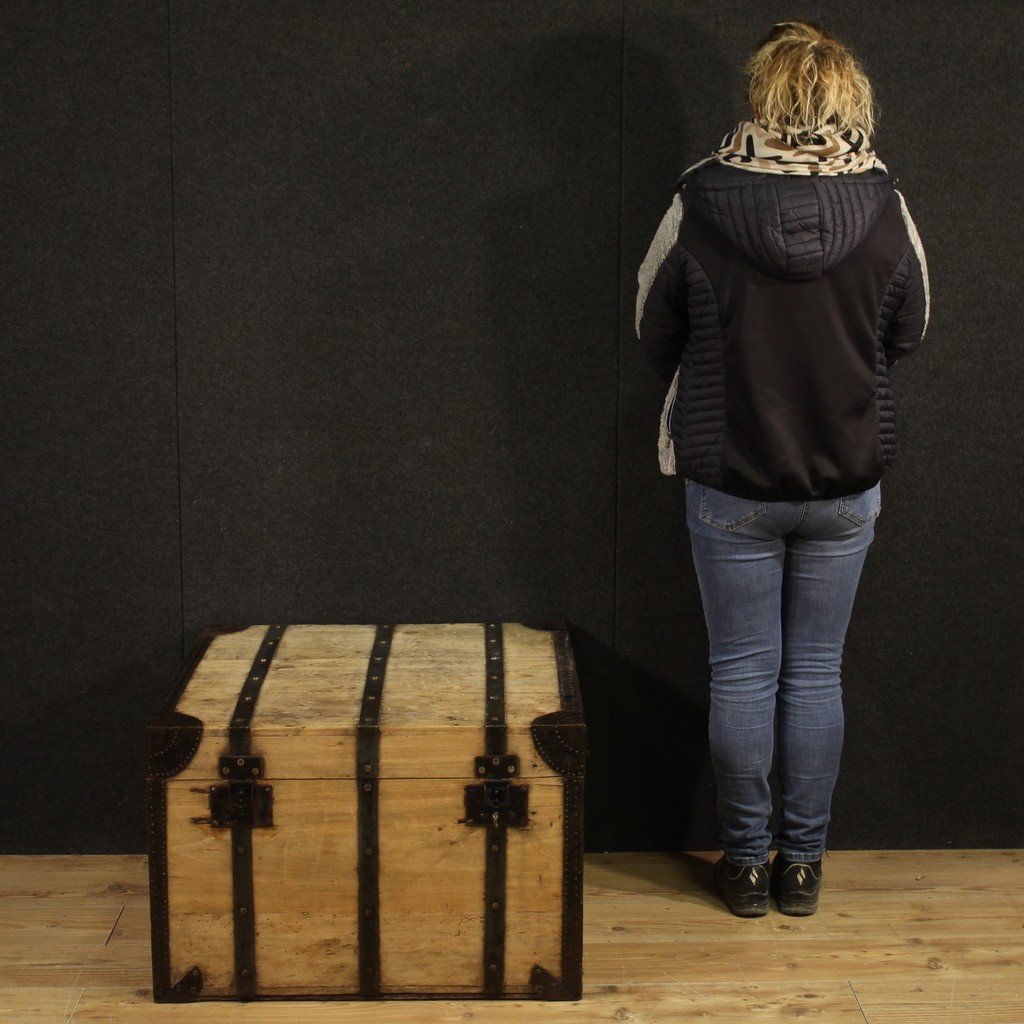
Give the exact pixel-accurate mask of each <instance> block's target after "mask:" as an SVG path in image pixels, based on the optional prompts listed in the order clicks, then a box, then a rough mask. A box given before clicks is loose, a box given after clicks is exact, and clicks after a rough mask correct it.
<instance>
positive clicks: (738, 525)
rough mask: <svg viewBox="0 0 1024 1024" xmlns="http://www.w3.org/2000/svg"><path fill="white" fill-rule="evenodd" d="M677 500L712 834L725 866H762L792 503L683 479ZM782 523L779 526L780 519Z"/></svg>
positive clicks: (768, 839)
mask: <svg viewBox="0 0 1024 1024" xmlns="http://www.w3.org/2000/svg"><path fill="white" fill-rule="evenodd" d="M686 504H687V525H688V527H689V532H690V547H691V550H692V553H693V561H694V567H695V569H696V573H697V581H698V584H699V586H700V592H701V600H702V602H703V606H704V618H705V622H706V624H707V629H708V646H709V660H710V664H711V716H710V722H709V726H708V736H709V740H710V745H711V758H712V762H713V764H714V769H715V776H716V780H717V784H718V818H719V823H720V832H719V833H718V835H716V837H715V838H716V839H717V840H718V841H719V842H720V843H721V845H722V847H723V850H724V853H725V857H726V860H728V861H730V862H732V863H733V864H763V863H764V862H765V861H766V860H767V859H768V851H769V849H770V846H771V839H772V836H771V830H770V828H769V818H770V816H771V809H772V807H771V790H770V788H769V782H768V776H769V773H770V771H771V766H772V755H773V746H774V738H775V737H774V729H775V693H776V689H777V686H778V676H779V668H780V664H781V656H782V631H781V601H782V580H783V562H784V559H785V554H786V543H785V541H784V540H783V539H781V534H782V533H784V532H785V530H786V529H789V528H790V527H791V526H792V525H793V523H795V522H796V519H797V515H796V514H795V512H794V508H795V509H799V507H800V506H799V505H796V506H794V505H792V504H790V503H785V504H784V505H782V506H781V507H779V508H775V507H774V505H775V503H769V504H768V506H767V508H765V505H764V503H761V502H757V501H751V500H749V499H745V498H734V497H732V496H729V495H723V494H722V492H719V491H714V490H712V489H710V488H704V489H702V488H701V487H700V486H699V485H697V484H694V483H693V482H692V481H689V480H688V481H687V485H686ZM787 517H788V523H787V522H782V521H781V520H784V519H786V518H787ZM716 523H717V524H719V525H716ZM726 526H728V527H730V528H728V529H727V528H725V527H726Z"/></svg>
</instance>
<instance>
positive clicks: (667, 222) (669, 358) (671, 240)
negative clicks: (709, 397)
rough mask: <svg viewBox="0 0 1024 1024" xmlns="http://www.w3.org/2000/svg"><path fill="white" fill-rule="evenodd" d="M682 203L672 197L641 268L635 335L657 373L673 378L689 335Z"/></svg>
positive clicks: (680, 200)
mask: <svg viewBox="0 0 1024 1024" xmlns="http://www.w3.org/2000/svg"><path fill="white" fill-rule="evenodd" d="M682 219H683V202H682V198H681V197H680V195H679V193H678V192H677V193H676V194H675V196H674V197H673V199H672V205H671V206H669V208H668V210H667V211H666V213H665V216H664V217H663V218H662V219H661V224H660V225H659V226H658V230H657V231H656V232H655V235H654V240H653V241H652V242H651V245H650V248H649V249H648V250H647V255H646V257H645V258H644V261H643V263H642V264H641V265H640V270H639V271H638V272H637V283H638V285H639V290H638V291H637V296H636V336H637V338H639V339H640V345H641V348H642V349H643V351H644V354H645V355H646V357H647V359H648V360H649V361H650V363H651V365H652V366H653V367H654V369H655V370H656V371H657V372H658V375H659V376H661V377H662V378H664V379H665V380H666V381H670V380H671V379H672V378H673V376H675V372H676V369H677V367H678V366H679V359H680V357H681V356H682V354H683V346H684V345H685V344H686V339H687V337H688V335H689V323H688V320H687V312H686V280H685V278H684V277H683V272H682V266H681V265H680V261H679V225H680V224H681V223H682Z"/></svg>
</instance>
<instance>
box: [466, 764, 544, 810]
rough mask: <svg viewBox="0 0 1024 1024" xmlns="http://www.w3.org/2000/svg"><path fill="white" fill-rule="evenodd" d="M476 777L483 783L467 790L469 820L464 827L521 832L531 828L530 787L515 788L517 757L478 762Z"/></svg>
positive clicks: (478, 783) (470, 786)
mask: <svg viewBox="0 0 1024 1024" xmlns="http://www.w3.org/2000/svg"><path fill="white" fill-rule="evenodd" d="M475 763H476V774H477V775H478V776H483V777H484V780H485V781H483V782H477V783H473V784H471V785H468V786H466V816H465V818H463V819H462V821H463V824H466V825H476V826H485V825H492V826H495V827H497V826H500V825H505V826H508V827H509V828H522V827H523V826H524V825H527V824H529V817H530V812H529V790H530V787H529V786H528V785H522V786H520V785H515V784H514V783H513V782H512V781H511V777H512V776H516V775H518V774H519V757H518V756H517V755H516V754H488V755H485V756H483V757H478V758H476V762H475Z"/></svg>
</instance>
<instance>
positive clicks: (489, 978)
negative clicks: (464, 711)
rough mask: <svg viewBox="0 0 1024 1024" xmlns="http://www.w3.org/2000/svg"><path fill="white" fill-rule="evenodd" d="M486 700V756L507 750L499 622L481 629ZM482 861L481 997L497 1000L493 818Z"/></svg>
mask: <svg viewBox="0 0 1024 1024" xmlns="http://www.w3.org/2000/svg"><path fill="white" fill-rule="evenodd" d="M484 657H485V662H484V664H485V672H486V683H487V685H486V687H485V689H486V693H487V699H486V700H485V702H484V749H485V750H486V752H487V755H488V757H500V756H501V755H503V754H505V753H506V752H507V750H508V730H507V728H506V725H505V645H504V636H503V633H502V628H501V623H500V622H488V623H486V624H485V626H484ZM486 840H487V851H486V858H485V862H484V995H485V996H491V997H498V996H500V995H501V994H502V992H503V990H504V987H505V873H506V851H507V849H508V829H507V828H506V827H505V826H504V825H502V824H500V823H499V822H498V819H497V817H496V816H495V817H494V818H493V819H491V820H490V821H489V822H488V825H487V831H486Z"/></svg>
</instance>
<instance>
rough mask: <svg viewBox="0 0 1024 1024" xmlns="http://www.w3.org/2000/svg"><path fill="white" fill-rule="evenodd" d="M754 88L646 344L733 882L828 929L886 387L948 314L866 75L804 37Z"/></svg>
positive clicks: (759, 56)
mask: <svg viewBox="0 0 1024 1024" xmlns="http://www.w3.org/2000/svg"><path fill="white" fill-rule="evenodd" d="M746 71H747V73H748V75H749V89H748V97H749V100H750V103H751V107H752V113H753V117H752V118H751V119H747V120H742V121H740V122H739V123H738V124H737V125H736V127H735V128H734V129H733V130H732V131H731V132H730V133H729V134H727V135H726V136H725V138H724V140H723V142H722V145H721V146H720V147H719V148H718V149H717V150H715V151H714V152H713V153H712V155H711V156H709V157H707V158H705V159H703V160H700V161H698V163H696V164H694V165H693V166H692V167H690V168H688V169H687V170H686V171H684V172H683V174H682V175H681V176H680V178H679V180H678V181H677V182H676V192H675V195H674V197H673V200H672V204H671V206H670V208H669V210H668V212H667V213H666V214H665V217H664V219H663V220H662V222H661V225H660V226H659V228H658V230H657V233H656V235H655V237H654V241H653V242H652V244H651V247H650V251H649V252H648V253H647V257H646V259H645V260H644V262H643V265H642V266H641V268H640V271H639V274H638V282H639V285H640V288H639V292H638V295H637V309H636V329H637V335H638V337H639V339H640V342H641V345H642V347H643V350H644V352H645V353H646V355H647V356H648V357H649V359H650V361H651V363H652V364H653V366H654V368H655V369H656V370H657V371H658V372H659V373H660V374H661V375H662V376H663V378H664V380H665V382H666V383H669V382H671V383H670V386H669V390H668V395H667V397H666V400H665V405H664V409H663V412H662V418H661V436H660V439H659V460H660V465H661V469H662V472H664V473H665V474H669V475H671V474H678V475H681V476H683V477H684V478H685V493H686V520H687V525H688V527H689V534H690V543H691V550H692V554H693V560H694V566H695V568H696V573H697V579H698V583H699V586H700V592H701V599H702V603H703V607H704V617H705V621H706V624H707V629H708V639H709V651H710V659H709V660H710V665H711V715H710V723H709V738H710V746H711V755H712V760H713V763H714V767H715V774H716V777H717V783H718V816H719V820H720V826H721V828H720V831H719V832H718V833H717V834H716V840H717V841H718V842H719V843H720V844H721V845H722V846H723V853H722V857H721V859H720V860H719V861H718V862H717V863H716V865H715V881H716V885H717V887H718V889H719V891H720V892H721V894H722V896H723V897H724V899H725V901H726V903H727V905H728V906H729V908H730V910H732V912H733V913H735V914H737V915H740V916H744V917H754V916H760V915H762V914H765V913H767V910H768V898H769V891H771V892H773V893H774V895H775V897H776V900H777V903H778V906H779V909H780V910H782V911H783V912H785V913H790V914H811V913H814V911H815V910H816V909H817V904H818V895H819V891H820V883H821V876H822V872H821V858H822V854H823V853H824V851H825V835H826V829H827V825H828V822H829V818H830V805H831V798H832V792H833V789H834V786H835V782H836V777H837V775H838V771H839V761H840V751H841V748H842V742H843V723H844V719H843V706H842V696H841V684H840V663H841V660H842V651H843V644H844V640H845V636H846V630H847V626H848V624H849V620H850V614H851V611H852V607H853V601H854V595H855V593H856V589H857V584H858V581H859V579H860V574H861V568H862V566H863V564H864V559H865V555H866V553H867V549H868V546H869V545H870V544H871V541H872V540H873V539H874V528H875V527H874V524H875V519H876V518H877V516H878V514H879V512H880V511H881V483H880V481H881V477H882V475H883V474H884V473H885V472H887V471H888V470H889V469H891V468H892V466H893V463H894V460H895V455H896V435H895V422H894V412H893V398H892V392H891V390H890V386H889V378H888V373H889V370H890V368H891V367H892V365H893V363H895V362H896V361H897V360H898V359H901V358H903V357H904V356H906V355H907V354H908V353H910V352H912V351H913V350H914V349H915V348H916V347H917V346H918V345H919V344H920V342H921V340H922V338H923V336H924V332H925V328H926V326H927V323H928V314H929V295H928V271H927V265H926V263H925V256H924V251H923V248H922V246H921V240H920V237H919V236H918V233H917V230H916V228H915V226H914V222H913V220H912V218H911V216H910V213H909V212H908V210H907V205H906V202H905V201H904V199H903V196H902V194H901V193H900V192H899V191H897V189H896V188H895V187H894V183H895V181H896V179H894V178H890V176H889V173H888V171H887V169H886V167H885V165H884V164H883V163H882V162H881V161H880V160H879V159H878V157H877V156H875V154H874V152H873V151H872V149H871V148H870V146H869V140H870V138H871V134H872V131H873V129H874V116H873V112H872V106H873V99H872V92H871V86H870V83H869V82H868V80H867V78H866V77H865V75H864V73H863V70H862V69H861V67H860V65H859V64H858V62H857V61H856V60H855V58H854V57H853V56H852V55H851V54H850V52H849V51H848V50H847V49H846V48H845V47H844V46H843V45H842V44H841V43H840V42H839V41H838V40H837V39H835V38H834V37H833V36H832V35H830V34H829V33H827V32H826V31H825V30H824V29H822V28H821V27H820V26H819V25H816V24H814V23H812V22H803V21H787V22H779V23H777V24H775V25H773V26H772V28H771V30H770V32H769V33H768V35H767V36H766V37H765V39H764V40H763V41H762V42H761V44H760V45H759V46H758V48H757V50H756V52H755V53H754V54H753V56H752V57H751V58H750V60H749V62H748V64H747V66H746ZM773 754H774V755H775V757H776V758H777V767H778V771H779V779H780V785H781V806H780V807H779V809H778V828H777V831H776V832H775V835H774V837H773V835H772V833H771V831H770V829H769V824H768V822H769V816H770V814H771V809H772V808H771V794H770V788H769V778H768V777H769V772H770V769H771V765H772V757H773ZM773 838H774V843H775V846H776V849H777V853H776V857H775V860H774V861H772V862H771V867H770V869H769V858H768V854H769V850H770V847H771V845H772V841H773Z"/></svg>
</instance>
